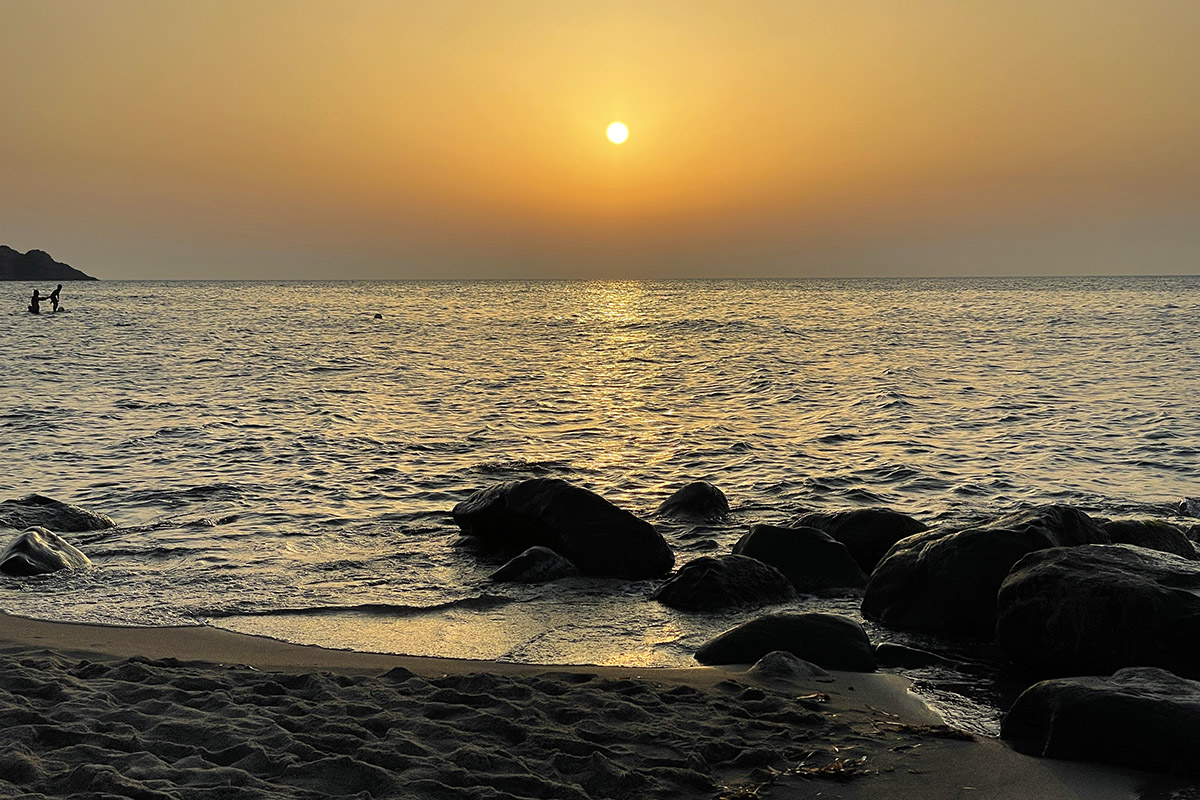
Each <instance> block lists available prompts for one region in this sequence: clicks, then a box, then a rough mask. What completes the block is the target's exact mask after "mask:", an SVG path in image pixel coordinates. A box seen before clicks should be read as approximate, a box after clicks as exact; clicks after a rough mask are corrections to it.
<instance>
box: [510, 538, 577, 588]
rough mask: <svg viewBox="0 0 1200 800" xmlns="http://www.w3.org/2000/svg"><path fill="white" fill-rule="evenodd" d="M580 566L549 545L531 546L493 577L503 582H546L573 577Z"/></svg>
mask: <svg viewBox="0 0 1200 800" xmlns="http://www.w3.org/2000/svg"><path fill="white" fill-rule="evenodd" d="M578 574H579V568H578V567H576V566H575V565H574V564H572V563H571V562H570V561H569V560H567V559H566V558H564V557H563V556H560V555H559V554H558V553H556V552H554V551H553V550H551V549H550V548H549V547H540V546H539V547H531V548H529V549H528V550H526V551H525V552H523V553H521V554H520V555H517V556H514V557H513V558H512V559H510V560H509V561H508V562H507V563H506V564H505V565H504V566H503V567H501V568H500V569H498V570H496V571H495V572H493V573H492V575H491V578H492V580H494V581H497V582H501V583H545V582H547V581H556V580H558V579H559V578H573V577H575V576H576V575H578Z"/></svg>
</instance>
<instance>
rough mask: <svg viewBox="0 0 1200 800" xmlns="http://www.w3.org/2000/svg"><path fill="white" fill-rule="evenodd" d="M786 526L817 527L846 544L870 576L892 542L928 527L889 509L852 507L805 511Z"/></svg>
mask: <svg viewBox="0 0 1200 800" xmlns="http://www.w3.org/2000/svg"><path fill="white" fill-rule="evenodd" d="M789 527H792V528H799V527H808V528H816V529H817V530H819V531H824V532H825V533H827V534H829V535H830V536H832V537H833V538H834V539H836V540H837V541H839V542H841V543H842V544H844V545H846V549H847V550H848V551H850V555H851V557H853V558H854V560H855V561H857V562H858V566H859V567H860V568H861V569H862V571H863V572H864V573H866V574H867V575H870V574H871V572H872V571H873V570H874V569H875V567H876V565H877V564H879V562H880V560H881V559H882V558H883V557H884V556H885V555H886V554H887V551H888V550H890V549H892V545H894V544H896V542H898V541H900V540H901V539H904V538H906V537H909V536H912V535H913V534H915V533H921V532H922V531H925V530H928V526H926V525H925V523H923V522H921V521H919V520H916V519H913V518H912V517H910V516H908V515H907V514H901V513H900V512H899V511H893V510H892V509H890V508H852V509H847V510H844V511H823V512H813V513H810V514H805V515H804V516H802V517H798V518H797V519H795V520H793V521H792V522H791V523H789Z"/></svg>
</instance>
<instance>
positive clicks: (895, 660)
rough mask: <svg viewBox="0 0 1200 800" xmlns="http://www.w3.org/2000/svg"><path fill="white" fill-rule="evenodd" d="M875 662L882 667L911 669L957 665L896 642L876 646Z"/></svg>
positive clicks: (936, 655)
mask: <svg viewBox="0 0 1200 800" xmlns="http://www.w3.org/2000/svg"><path fill="white" fill-rule="evenodd" d="M875 661H877V662H878V663H879V666H881V667H907V668H909V669H916V668H920V667H950V666H954V665H955V663H956V662H955V661H954V660H953V659H949V658H946V657H945V656H939V655H938V654H937V653H931V652H929V651H928V650H922V649H921V648H919V647H909V646H908V645H903V644H896V643H895V642H881V643H880V644H877V645H875Z"/></svg>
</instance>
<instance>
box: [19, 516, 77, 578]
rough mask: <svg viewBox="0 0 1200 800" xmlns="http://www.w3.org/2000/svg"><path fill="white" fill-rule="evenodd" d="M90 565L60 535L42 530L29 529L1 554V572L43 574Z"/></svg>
mask: <svg viewBox="0 0 1200 800" xmlns="http://www.w3.org/2000/svg"><path fill="white" fill-rule="evenodd" d="M91 565H92V562H91V561H90V560H89V559H88V557H87V556H85V555H84V554H83V553H81V552H79V551H78V550H76V549H75V548H74V547H73V546H71V545H70V544H68V543H67V542H66V541H65V540H64V539H63V538H62V537H61V536H59V535H58V534H57V533H53V532H52V531H48V530H46V529H45V528H37V527H34V528H30V529H29V530H26V531H23V532H22V533H21V534H19V535H18V536H17V538H15V539H13V540H12V541H11V542H9V543H8V547H6V548H4V552H3V553H0V572H5V573H7V574H9V575H45V574H46V573H48V572H58V571H59V570H60V569H86V568H87V567H90V566H91Z"/></svg>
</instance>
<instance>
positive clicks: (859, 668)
mask: <svg viewBox="0 0 1200 800" xmlns="http://www.w3.org/2000/svg"><path fill="white" fill-rule="evenodd" d="M775 650H785V651H787V652H789V653H791V654H792V655H794V656H796V657H797V658H801V659H804V660H805V661H811V662H813V663H814V664H816V665H818V666H820V667H823V668H825V669H840V670H848V671H851V672H874V671H875V653H874V651H873V650H872V649H871V641H870V639H869V638H867V633H866V631H864V630H863V627H862V625H859V624H858V623H857V622H855V621H854V620H852V619H850V618H849V617H843V616H841V615H840V614H825V613H821V612H811V613H807V614H768V615H766V616H762V617H758V618H757V619H752V620H750V621H749V622H746V623H744V624H742V625H739V626H737V627H736V628H732V629H730V630H728V631H725V633H722V634H721V635H720V636H718V637H717V638H715V639H713V640H712V641H711V642H709V643H708V644H706V645H704V646H703V647H701V648H700V649H699V650H697V651H696V655H695V659H696V660H697V661H699V662H700V663H701V664H753V663H754V662H756V661H758V660H759V659H760V658H762V657H763V656H765V655H767V654H768V653H771V652H773V651H775Z"/></svg>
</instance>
